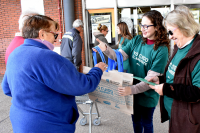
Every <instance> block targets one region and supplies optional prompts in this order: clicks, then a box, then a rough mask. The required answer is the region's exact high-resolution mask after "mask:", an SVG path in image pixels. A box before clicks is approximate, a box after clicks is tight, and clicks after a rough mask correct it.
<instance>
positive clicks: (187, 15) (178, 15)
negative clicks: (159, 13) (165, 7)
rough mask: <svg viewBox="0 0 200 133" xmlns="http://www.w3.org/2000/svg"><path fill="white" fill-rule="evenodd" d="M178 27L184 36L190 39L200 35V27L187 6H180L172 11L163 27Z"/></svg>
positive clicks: (165, 19)
mask: <svg viewBox="0 0 200 133" xmlns="http://www.w3.org/2000/svg"><path fill="white" fill-rule="evenodd" d="M166 24H168V25H171V26H177V27H178V28H179V30H180V31H181V32H182V33H183V35H184V36H186V37H190V36H194V35H195V34H197V33H199V31H200V25H199V24H198V23H197V22H196V21H195V20H194V17H193V15H192V13H191V12H190V10H189V8H188V7H186V6H178V7H177V8H176V9H175V10H173V11H171V12H170V13H169V14H168V15H167V16H166V17H165V18H164V21H163V25H164V26H165V27H166Z"/></svg>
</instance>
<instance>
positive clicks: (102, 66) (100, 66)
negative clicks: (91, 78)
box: [94, 62, 108, 72]
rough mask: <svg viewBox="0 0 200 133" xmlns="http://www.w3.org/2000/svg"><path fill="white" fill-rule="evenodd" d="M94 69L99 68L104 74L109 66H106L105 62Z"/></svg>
mask: <svg viewBox="0 0 200 133" xmlns="http://www.w3.org/2000/svg"><path fill="white" fill-rule="evenodd" d="M94 67H98V68H100V69H101V70H102V71H103V72H104V71H105V70H107V68H108V65H107V64H105V63H103V62H99V63H98V64H96V65H95V66H94Z"/></svg>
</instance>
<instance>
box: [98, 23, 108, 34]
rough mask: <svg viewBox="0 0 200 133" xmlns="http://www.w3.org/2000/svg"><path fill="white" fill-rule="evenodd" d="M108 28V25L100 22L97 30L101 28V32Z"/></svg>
mask: <svg viewBox="0 0 200 133" xmlns="http://www.w3.org/2000/svg"><path fill="white" fill-rule="evenodd" d="M106 29H108V27H107V26H106V25H101V24H98V26H97V30H99V31H100V32H101V31H102V30H104V31H105V30H106Z"/></svg>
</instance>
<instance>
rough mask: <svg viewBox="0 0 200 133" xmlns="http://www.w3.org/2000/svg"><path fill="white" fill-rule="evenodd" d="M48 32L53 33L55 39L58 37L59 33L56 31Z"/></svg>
mask: <svg viewBox="0 0 200 133" xmlns="http://www.w3.org/2000/svg"><path fill="white" fill-rule="evenodd" d="M46 32H49V33H52V34H53V35H54V38H55V40H56V39H57V37H58V33H55V32H53V31H46Z"/></svg>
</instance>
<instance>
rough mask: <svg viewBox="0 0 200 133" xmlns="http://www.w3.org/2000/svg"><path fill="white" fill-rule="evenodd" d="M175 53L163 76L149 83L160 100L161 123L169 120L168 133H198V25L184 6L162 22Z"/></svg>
mask: <svg viewBox="0 0 200 133" xmlns="http://www.w3.org/2000/svg"><path fill="white" fill-rule="evenodd" d="M164 26H165V27H166V28H167V30H168V34H169V38H170V39H172V40H174V42H175V43H176V45H174V52H173V54H172V56H171V58H170V60H169V62H168V64H167V66H166V67H165V72H164V75H163V76H159V77H154V78H152V79H150V80H149V81H152V82H155V83H157V84H159V85H155V86H151V85H150V87H151V88H152V89H154V90H155V91H156V92H157V93H158V94H160V95H161V97H160V108H161V109H160V110H161V122H165V121H167V120H170V124H169V133H200V125H199V123H200V115H199V110H200V102H199V101H200V89H199V88H200V47H199V45H200V35H198V33H199V31H200V25H199V24H198V23H197V22H195V20H194V17H193V15H192V13H191V12H190V10H189V9H188V8H187V7H186V6H178V7H177V8H176V9H175V10H173V11H171V12H170V13H169V14H168V15H167V16H166V18H165V19H164Z"/></svg>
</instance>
